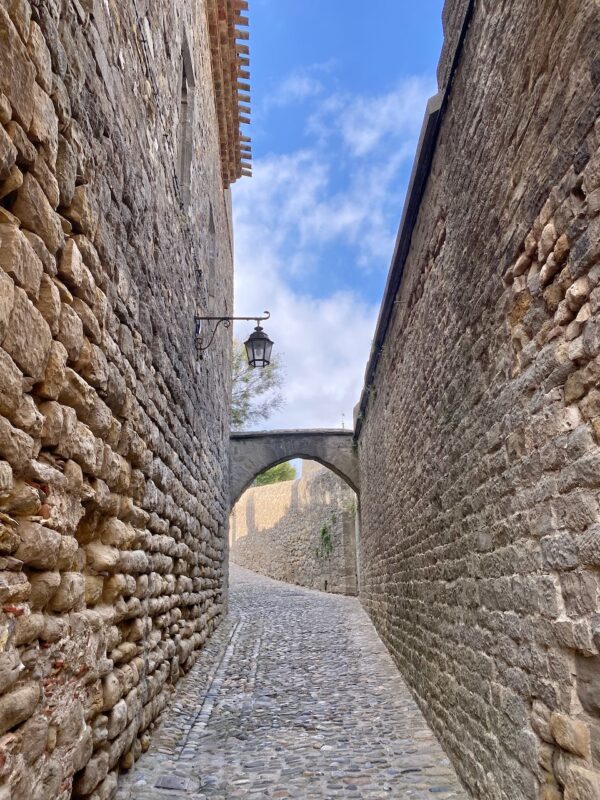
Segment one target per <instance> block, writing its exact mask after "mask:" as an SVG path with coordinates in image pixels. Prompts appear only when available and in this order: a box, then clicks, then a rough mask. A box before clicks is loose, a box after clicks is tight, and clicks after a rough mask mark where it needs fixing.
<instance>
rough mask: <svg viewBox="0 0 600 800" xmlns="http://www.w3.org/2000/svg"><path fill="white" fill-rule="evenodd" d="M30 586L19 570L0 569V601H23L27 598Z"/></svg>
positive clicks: (10, 602)
mask: <svg viewBox="0 0 600 800" xmlns="http://www.w3.org/2000/svg"><path fill="white" fill-rule="evenodd" d="M30 592H31V586H30V585H29V581H28V580H27V577H26V576H25V575H23V573H21V572H12V571H10V570H0V602H2V603H9V604H14V603H24V602H25V601H26V600H28V599H29V595H30Z"/></svg>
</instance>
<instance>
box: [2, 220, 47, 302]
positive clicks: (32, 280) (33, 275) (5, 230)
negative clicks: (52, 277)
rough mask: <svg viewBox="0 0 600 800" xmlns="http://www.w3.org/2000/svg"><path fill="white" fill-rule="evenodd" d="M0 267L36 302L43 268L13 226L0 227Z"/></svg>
mask: <svg viewBox="0 0 600 800" xmlns="http://www.w3.org/2000/svg"><path fill="white" fill-rule="evenodd" d="M0 267H2V269H3V270H4V271H5V272H6V273H7V274H8V275H10V276H11V278H12V279H13V280H14V282H15V283H16V284H17V286H20V287H21V288H22V289H24V290H25V291H26V292H27V294H28V295H29V297H30V298H31V299H32V300H37V298H38V294H39V289H40V282H41V278H42V274H43V271H44V267H43V265H42V262H41V261H40V259H39V258H38V257H37V254H36V252H35V250H34V249H33V247H32V246H31V244H30V243H29V241H28V240H27V237H26V236H25V235H24V234H23V233H22V232H21V231H20V230H19V229H18V228H17V227H15V226H14V225H8V224H3V225H0Z"/></svg>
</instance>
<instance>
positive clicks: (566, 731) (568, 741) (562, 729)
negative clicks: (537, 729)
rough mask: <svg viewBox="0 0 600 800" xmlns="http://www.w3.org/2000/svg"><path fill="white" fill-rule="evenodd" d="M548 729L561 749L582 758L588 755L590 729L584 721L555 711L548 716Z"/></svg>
mask: <svg viewBox="0 0 600 800" xmlns="http://www.w3.org/2000/svg"><path fill="white" fill-rule="evenodd" d="M550 730H551V732H552V735H553V737H554V739H555V740H556V743H557V744H558V745H559V746H560V747H562V748H563V750H568V751H569V752H570V753H573V754H574V755H576V756H581V757H582V758H586V757H588V756H589V754H590V731H589V728H588V726H587V725H586V724H585V723H584V722H582V721H581V720H577V719H572V718H571V717H569V716H567V715H566V714H559V713H556V712H555V713H553V714H552V716H551V717H550Z"/></svg>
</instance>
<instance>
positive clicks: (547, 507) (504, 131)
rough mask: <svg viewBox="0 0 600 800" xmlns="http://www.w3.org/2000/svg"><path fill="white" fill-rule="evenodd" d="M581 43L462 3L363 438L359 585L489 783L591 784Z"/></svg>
mask: <svg viewBox="0 0 600 800" xmlns="http://www.w3.org/2000/svg"><path fill="white" fill-rule="evenodd" d="M446 18H447V19H453V15H452V14H451V13H449V12H447V13H446ZM454 28H456V29H457V28H458V26H457V25H454ZM454 28H453V30H454ZM598 41H600V9H599V7H598V3H597V2H595V0H560V2H533V3H532V2H530V1H529V0H509V1H508V0H507V1H506V2H498V3H487V2H476V4H475V12H474V16H473V20H472V23H471V27H470V30H469V33H468V36H467V39H466V43H465V49H464V52H463V54H462V57H461V61H460V64H459V68H458V71H457V74H456V77H455V79H454V84H453V86H452V90H451V95H450V100H449V105H448V108H447V110H446V112H445V117H444V119H443V123H442V128H441V132H440V138H439V141H438V145H437V150H436V153H435V156H434V160H433V166H432V171H431V174H430V177H429V181H428V184H427V189H426V192H425V195H424V198H423V202H422V205H421V209H420V214H419V218H418V220H417V223H416V226H415V229H414V233H413V236H412V243H411V249H410V253H409V256H408V259H407V263H406V266H405V272H404V276H403V282H402V286H401V290H400V294H399V297H398V302H397V303H396V310H395V316H394V318H393V320H392V324H391V327H390V329H389V331H388V334H387V339H386V343H385V346H384V350H383V353H382V357H381V360H380V362H379V366H378V371H377V374H376V380H375V383H374V386H373V389H372V391H371V393H370V400H369V406H368V409H367V413H366V416H365V419H364V422H363V427H362V432H361V436H360V441H359V457H360V462H361V540H360V541H361V551H360V563H361V594H362V598H363V601H364V603H365V605H366V607H367V609H368V611H369V613H370V614H371V616H372V618H373V620H374V622H375V624H376V626H377V629H378V630H379V632H380V634H381V636H382V637H383V638H384V640H385V642H386V643H387V645H388V647H389V648H390V650H391V652H392V653H393V655H394V657H395V659H396V661H397V663H398V664H399V666H400V668H401V670H402V672H403V674H404V676H405V677H406V679H407V680H408V681H409V683H410V685H411V686H412V688H413V690H414V692H415V695H416V697H417V698H418V700H419V702H420V704H421V706H422V707H423V709H424V711H425V713H426V715H427V718H428V719H429V721H430V723H431V724H432V726H433V728H434V729H435V731H436V732H437V734H438V736H439V738H440V740H441V741H442V743H443V745H444V746H445V748H446V749H447V751H448V753H449V754H450V755H451V757H452V758H453V760H454V762H455V764H456V766H457V767H458V770H459V772H460V775H461V776H462V778H463V780H464V781H465V783H466V784H467V786H468V787H469V788H470V790H471V792H472V794H473V796H474V797H477V798H482V799H485V800H487V799H488V798H494V800H531V799H532V798H543V799H544V800H559V798H563V797H564V798H565V800H592V798H594V800H597V799H598V798H600V699H599V698H600V655H599V648H600V613H599V612H600V606H599V589H600V525H599V521H600V513H599V512H600V509H599V499H600V216H599V214H600V149H599V148H600V123H599V122H598V121H597V120H598V111H599V108H600V85H599V84H600V60H599V59H598ZM445 58H446V61H445V64H447V63H449V62H448V59H447V55H446V57H445ZM441 74H442V75H445V74H446V67H445V66H444V65H443V68H442V70H441Z"/></svg>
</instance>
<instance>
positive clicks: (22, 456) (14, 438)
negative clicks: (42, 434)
mask: <svg viewBox="0 0 600 800" xmlns="http://www.w3.org/2000/svg"><path fill="white" fill-rule="evenodd" d="M35 454H36V449H35V442H34V441H33V439H32V438H31V436H28V435H27V434H26V433H24V432H23V431H20V430H19V429H18V428H13V426H12V425H11V424H10V422H9V421H8V420H7V419H5V418H4V417H0V458H3V459H5V460H6V461H8V463H9V464H10V465H11V467H12V468H13V470H15V472H18V473H21V472H24V471H25V469H26V468H27V465H28V463H29V462H30V460H31V459H32V458H34V455H35Z"/></svg>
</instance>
